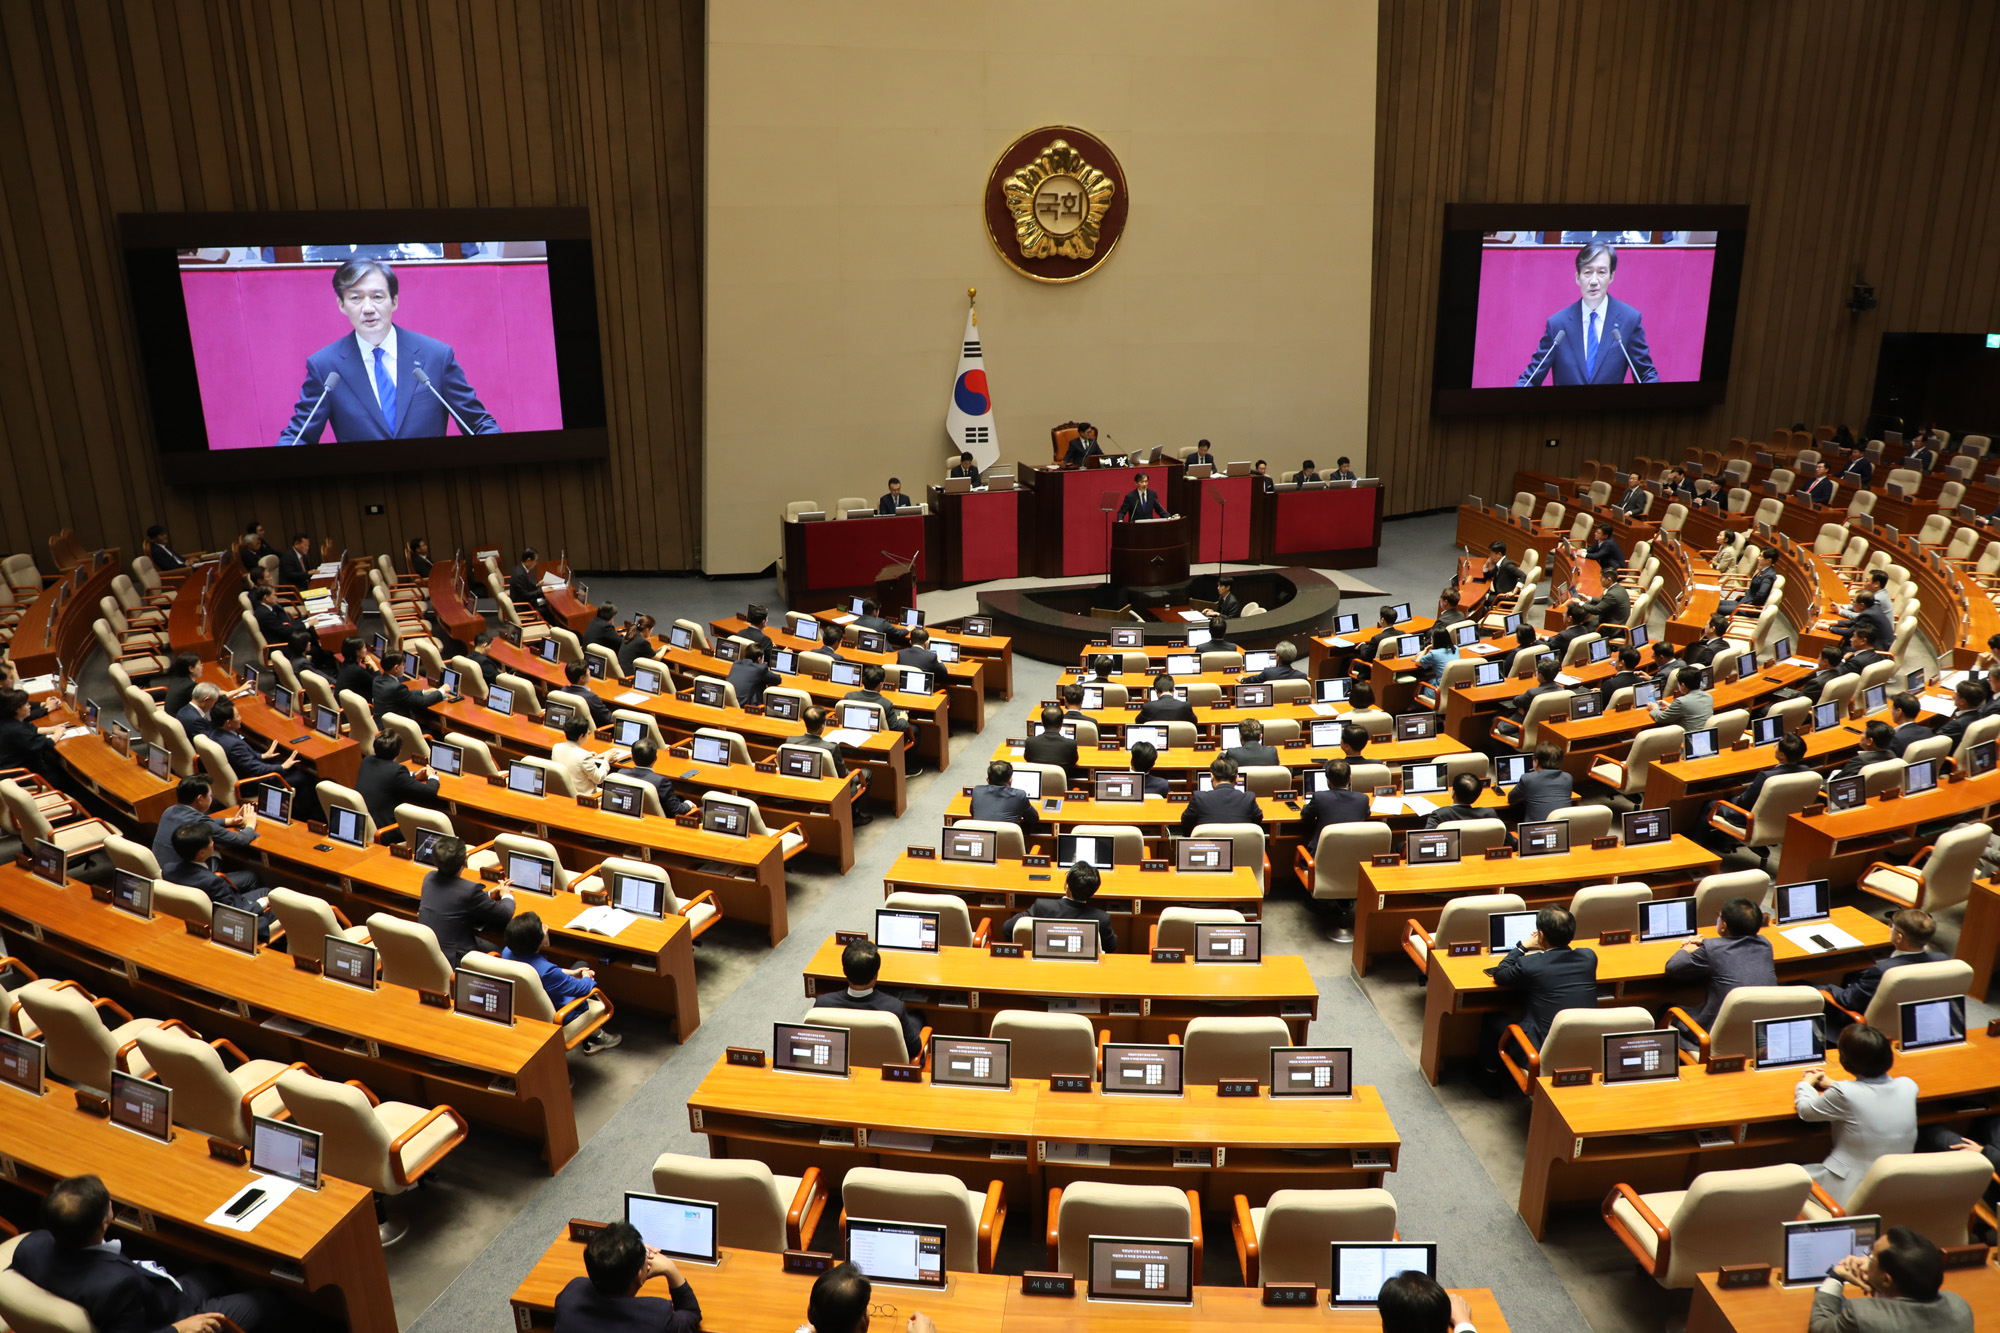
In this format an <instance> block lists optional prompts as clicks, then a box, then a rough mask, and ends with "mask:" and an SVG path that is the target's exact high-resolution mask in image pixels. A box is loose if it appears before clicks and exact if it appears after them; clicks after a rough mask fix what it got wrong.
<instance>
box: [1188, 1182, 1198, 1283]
mask: <svg viewBox="0 0 2000 1333" xmlns="http://www.w3.org/2000/svg"><path fill="white" fill-rule="evenodd" d="M1184 1192H1185V1193H1186V1195H1187V1201H1188V1236H1189V1238H1190V1239H1192V1240H1193V1241H1194V1263H1195V1271H1196V1272H1200V1271H1201V1191H1199V1190H1187V1191H1184Z"/></svg>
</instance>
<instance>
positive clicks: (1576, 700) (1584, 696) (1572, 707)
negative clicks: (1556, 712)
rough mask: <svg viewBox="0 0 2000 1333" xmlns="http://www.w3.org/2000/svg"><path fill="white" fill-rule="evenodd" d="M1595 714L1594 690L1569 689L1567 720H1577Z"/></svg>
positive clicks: (1595, 698) (1595, 697)
mask: <svg viewBox="0 0 2000 1333" xmlns="http://www.w3.org/2000/svg"><path fill="white" fill-rule="evenodd" d="M1596 716H1597V694H1596V692H1595V691H1592V690H1588V689H1583V690H1571V691H1570V695H1569V720H1570V721H1572V722H1579V721H1582V720H1583V719H1584V718H1587V717H1596Z"/></svg>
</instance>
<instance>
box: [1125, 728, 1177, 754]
mask: <svg viewBox="0 0 2000 1333" xmlns="http://www.w3.org/2000/svg"><path fill="white" fill-rule="evenodd" d="M1140 741H1145V742H1146V743H1147V744H1149V745H1151V746H1152V747H1153V748H1154V749H1155V750H1164V749H1166V748H1167V729H1166V728H1165V727H1155V726H1139V725H1133V726H1129V727H1127V728H1125V748H1126V749H1128V750H1129V749H1131V748H1132V747H1133V746H1135V745H1137V744H1138V743H1139V742H1140Z"/></svg>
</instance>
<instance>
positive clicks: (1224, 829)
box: [1194, 824, 1264, 889]
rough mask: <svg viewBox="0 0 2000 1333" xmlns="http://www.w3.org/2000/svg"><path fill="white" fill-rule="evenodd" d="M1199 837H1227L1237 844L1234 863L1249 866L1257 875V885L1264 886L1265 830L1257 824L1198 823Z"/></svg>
mask: <svg viewBox="0 0 2000 1333" xmlns="http://www.w3.org/2000/svg"><path fill="white" fill-rule="evenodd" d="M1194 836H1195V837H1197V838H1227V839H1229V840H1230V842H1232V843H1233V844H1235V848H1234V851H1233V853H1232V855H1233V857H1234V860H1233V861H1232V864H1234V865H1237V866H1247V867H1248V868H1249V870H1250V872H1251V873H1252V874H1254V875H1256V876H1257V887H1258V888H1259V889H1262V888H1263V887H1264V830H1263V829H1262V828H1260V827H1258V826H1257V825H1255V824H1197V825H1196V826H1195V829H1194Z"/></svg>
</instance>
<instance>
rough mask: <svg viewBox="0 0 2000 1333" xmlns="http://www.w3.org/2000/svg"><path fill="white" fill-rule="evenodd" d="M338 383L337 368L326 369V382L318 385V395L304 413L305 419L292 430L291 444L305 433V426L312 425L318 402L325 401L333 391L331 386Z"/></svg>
mask: <svg viewBox="0 0 2000 1333" xmlns="http://www.w3.org/2000/svg"><path fill="white" fill-rule="evenodd" d="M338 383H340V372H339V371H337V370H329V371H327V372H326V383H325V384H323V385H321V386H320V390H319V397H317V398H315V399H313V405H312V411H310V412H308V413H306V419H305V420H304V421H301V422H300V423H299V428H298V429H297V430H295V431H293V432H292V438H291V443H292V444H297V443H298V442H299V437H300V436H301V435H304V434H305V433H306V427H307V426H310V425H312V419H313V418H314V417H316V416H318V415H319V406H320V404H321V403H324V402H325V401H326V396H327V395H328V394H330V393H332V392H333V386H334V385H336V384H338Z"/></svg>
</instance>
